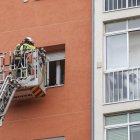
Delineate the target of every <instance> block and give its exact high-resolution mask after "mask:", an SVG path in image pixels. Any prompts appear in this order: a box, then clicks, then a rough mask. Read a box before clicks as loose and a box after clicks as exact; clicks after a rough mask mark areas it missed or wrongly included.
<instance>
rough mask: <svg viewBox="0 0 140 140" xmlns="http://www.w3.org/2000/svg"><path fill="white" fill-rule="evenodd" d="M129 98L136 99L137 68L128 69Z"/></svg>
mask: <svg viewBox="0 0 140 140" xmlns="http://www.w3.org/2000/svg"><path fill="white" fill-rule="evenodd" d="M129 98H130V99H137V98H138V96H137V70H131V71H129Z"/></svg>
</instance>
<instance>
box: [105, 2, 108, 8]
mask: <svg viewBox="0 0 140 140" xmlns="http://www.w3.org/2000/svg"><path fill="white" fill-rule="evenodd" d="M105 11H108V0H105Z"/></svg>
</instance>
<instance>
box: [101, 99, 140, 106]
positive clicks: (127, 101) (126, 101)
mask: <svg viewBox="0 0 140 140" xmlns="http://www.w3.org/2000/svg"><path fill="white" fill-rule="evenodd" d="M136 101H140V99H133V100H125V101H119V102H111V103H104V104H103V105H112V104H119V103H129V102H136Z"/></svg>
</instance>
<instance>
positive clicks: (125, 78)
mask: <svg viewBox="0 0 140 140" xmlns="http://www.w3.org/2000/svg"><path fill="white" fill-rule="evenodd" d="M138 99H140V67H137V68H130V69H123V70H118V71H110V72H106V73H105V103H116V102H124V101H131V100H138Z"/></svg>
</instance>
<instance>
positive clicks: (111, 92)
mask: <svg viewBox="0 0 140 140" xmlns="http://www.w3.org/2000/svg"><path fill="white" fill-rule="evenodd" d="M109 78H110V102H113V101H114V91H113V73H110V76H109Z"/></svg>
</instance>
